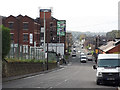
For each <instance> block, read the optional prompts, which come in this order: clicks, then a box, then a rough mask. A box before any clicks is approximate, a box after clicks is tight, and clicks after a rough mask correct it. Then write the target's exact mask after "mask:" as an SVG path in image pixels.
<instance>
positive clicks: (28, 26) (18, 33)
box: [3, 15, 40, 53]
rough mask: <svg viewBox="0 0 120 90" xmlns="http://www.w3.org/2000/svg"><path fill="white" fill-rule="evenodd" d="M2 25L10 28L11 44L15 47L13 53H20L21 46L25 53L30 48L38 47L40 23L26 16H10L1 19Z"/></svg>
mask: <svg viewBox="0 0 120 90" xmlns="http://www.w3.org/2000/svg"><path fill="white" fill-rule="evenodd" d="M3 25H4V26H5V27H8V28H10V34H11V40H12V41H11V43H12V44H13V45H14V47H16V50H15V51H18V50H19V51H20V50H21V46H23V47H22V48H26V51H24V52H26V53H27V52H28V48H29V47H30V46H31V47H33V46H40V23H38V22H37V21H35V20H34V19H32V18H30V17H28V16H26V15H25V16H22V15H19V16H17V17H15V16H12V15H10V16H8V17H4V18H3ZM18 47H19V48H18ZM23 50H25V49H23Z"/></svg>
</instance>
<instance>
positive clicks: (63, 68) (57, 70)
mask: <svg viewBox="0 0 120 90" xmlns="http://www.w3.org/2000/svg"><path fill="white" fill-rule="evenodd" d="M63 69H65V68H61V69H58V70H57V71H60V70H63Z"/></svg>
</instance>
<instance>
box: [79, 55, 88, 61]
mask: <svg viewBox="0 0 120 90" xmlns="http://www.w3.org/2000/svg"><path fill="white" fill-rule="evenodd" d="M80 62H84V63H86V62H87V57H86V56H85V55H82V56H81V58H80Z"/></svg>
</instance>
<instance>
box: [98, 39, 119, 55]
mask: <svg viewBox="0 0 120 90" xmlns="http://www.w3.org/2000/svg"><path fill="white" fill-rule="evenodd" d="M99 53H103V54H105V53H120V41H116V42H115V41H109V42H108V43H107V45H102V46H100V47H99Z"/></svg>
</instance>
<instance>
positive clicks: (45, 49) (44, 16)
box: [44, 11, 46, 52]
mask: <svg viewBox="0 0 120 90" xmlns="http://www.w3.org/2000/svg"><path fill="white" fill-rule="evenodd" d="M45 31H46V30H45V11H44V52H45V51H46V46H45V33H46V32H45Z"/></svg>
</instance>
